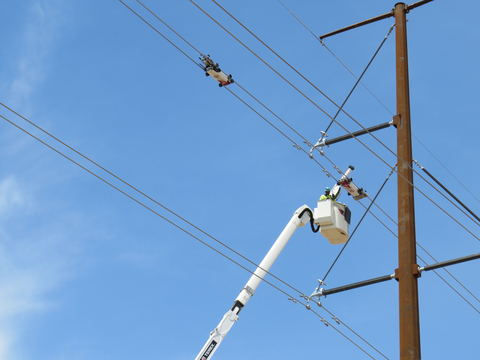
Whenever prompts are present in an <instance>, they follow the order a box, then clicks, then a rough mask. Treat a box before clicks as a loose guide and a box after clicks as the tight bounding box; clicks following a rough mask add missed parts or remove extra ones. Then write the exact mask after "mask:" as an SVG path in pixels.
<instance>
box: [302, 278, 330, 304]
mask: <svg viewBox="0 0 480 360" xmlns="http://www.w3.org/2000/svg"><path fill="white" fill-rule="evenodd" d="M322 285H327V284H325V283H324V282H323V280H320V279H318V286H317V287H316V289H315V291H314V292H313V293H312V295H310V296H309V297H308V299H307V306H308V307H310V300H313V299H314V298H317V299H318V302H317V305H318V306H322V302H321V301H320V299H321V297H322V296H324V295H323V288H321V286H322Z"/></svg>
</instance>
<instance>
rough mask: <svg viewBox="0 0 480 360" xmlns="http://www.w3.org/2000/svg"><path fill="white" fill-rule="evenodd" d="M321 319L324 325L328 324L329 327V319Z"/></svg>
mask: <svg viewBox="0 0 480 360" xmlns="http://www.w3.org/2000/svg"><path fill="white" fill-rule="evenodd" d="M320 321H321V322H322V323H323V325H325V326H327V327H328V321H327V320H325V319H322V320H320Z"/></svg>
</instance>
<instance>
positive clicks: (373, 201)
mask: <svg viewBox="0 0 480 360" xmlns="http://www.w3.org/2000/svg"><path fill="white" fill-rule="evenodd" d="M240 88H241V89H243V90H244V91H245V92H246V93H247V94H249V95H250V96H252V97H253V98H254V99H255V100H256V101H257V102H259V103H260V104H261V105H262V106H263V107H265V108H266V109H267V110H268V111H269V112H271V113H272V114H273V115H275V116H276V117H277V118H279V119H280V120H281V121H282V122H284V121H283V120H282V119H281V118H280V117H278V116H277V115H276V114H275V113H274V112H273V111H272V110H270V109H269V108H268V107H266V106H265V105H264V104H263V103H261V102H260V101H259V100H258V99H257V98H255V97H254V96H253V95H252V94H251V93H249V92H248V91H247V90H245V89H244V88H243V87H241V86H240ZM226 89H227V90H229V91H230V92H231V93H232V94H233V95H234V96H235V97H237V98H238V99H239V100H240V101H241V102H243V103H244V104H245V105H246V106H248V107H249V108H250V109H251V110H252V111H254V112H255V113H256V114H257V115H259V116H260V117H261V118H262V119H264V120H265V121H266V122H267V123H269V124H270V125H271V126H272V127H274V128H275V129H276V130H277V131H279V132H280V133H281V134H282V135H284V136H285V137H286V138H287V139H289V140H290V141H292V142H293V143H294V144H295V142H294V141H293V140H291V139H290V138H289V137H288V136H287V135H285V134H284V133H283V132H282V131H280V130H279V129H278V128H276V127H275V126H274V125H273V124H272V123H271V122H270V121H268V120H267V119H266V118H265V117H264V116H263V115H261V114H260V113H259V112H258V111H256V110H255V109H253V108H252V107H251V106H250V105H249V104H248V103H246V102H245V101H244V100H242V99H241V98H240V97H239V96H238V95H236V94H235V93H234V92H233V91H231V90H230V89H229V88H226ZM284 123H285V122H284ZM285 124H286V123H285ZM287 125H288V124H287ZM288 126H289V125H288ZM289 127H290V126H289ZM292 130H293V129H292ZM294 131H295V130H294ZM295 132H296V131H295ZM296 133H297V132H296ZM297 134H298V135H299V136H301V137H302V138H303V136H302V135H300V134H299V133H297ZM295 145H296V144H295ZM295 145H294V146H295ZM297 146H298V145H297ZM300 150H302V151H303V152H304V153H306V154H308V153H307V152H306V151H305V150H304V149H302V148H300ZM314 160H315V159H314ZM315 161H316V160H315ZM317 164H318V165H320V166H321V167H322V168H323V169H324V171H325V172H326V173H327V174H329V173H328V171H327V170H326V169H325V168H324V167H323V166H322V165H321V164H320V163H318V162H317ZM332 164H333V162H332ZM335 168H337V167H336V166H335ZM337 169H338V168H337ZM393 171H394V167H393V168H392V171H391V173H390V174H389V176H388V177H390V176H391V174H392V173H393ZM329 176H331V175H329ZM388 177H387V179H386V180H385V182H384V184H383V185H382V188H383V186H384V185H385V183H386V181H387V180H388ZM382 188H381V189H382ZM381 189H380V190H379V192H378V193H377V195H376V196H375V198H374V199H373V200H372V202H371V203H370V205H369V207H368V208H367V207H366V206H365V205H364V204H363V203H360V204H361V205H362V206H363V207H364V208H365V209H366V212H365V214H366V213H367V212H370V213H371V214H372V215H373V216H374V217H375V219H377V220H378V221H379V222H380V223H381V224H382V225H383V226H385V228H387V230H389V231H390V232H391V233H392V234H393V235H394V236H395V237H398V236H397V234H395V233H394V232H393V231H392V230H391V229H390V228H389V227H388V226H387V225H385V224H384V223H383V222H382V221H381V220H380V219H379V218H378V217H377V216H376V215H375V214H373V213H372V212H371V211H370V207H371V206H372V204H375V205H376V206H377V207H378V208H379V209H380V210H381V211H382V212H383V213H384V214H386V215H387V216H388V217H389V218H390V220H392V221H393V222H394V223H395V225H397V223H396V221H395V220H393V219H392V218H391V217H390V216H389V215H388V214H387V213H386V212H385V211H384V210H383V209H382V208H381V207H380V206H379V205H378V204H376V203H375V199H376V197H377V196H378V194H379V193H380V191H381ZM365 214H364V215H363V217H362V219H361V220H360V222H359V223H358V224H357V226H356V228H355V229H354V232H353V233H352V234H351V236H350V238H351V237H352V236H353V234H354V233H355V231H356V230H357V228H358V226H359V225H360V223H361V221H362V220H363V218H364V217H365ZM350 238H349V240H348V241H350ZM347 243H348V242H347ZM417 245H419V246H420V247H421V248H422V250H424V251H425V252H426V253H427V254H428V255H430V254H429V253H428V251H427V250H425V249H424V248H423V247H422V246H421V245H420V244H419V243H418V242H417ZM345 246H346V244H345V245H344V247H343V248H342V250H341V251H340V254H339V255H338V256H337V258H336V259H335V261H334V262H333V264H332V266H331V267H330V269H329V270H328V271H327V274H326V275H325V276H324V278H323V280H325V278H326V277H327V275H328V274H329V272H330V271H331V269H332V268H333V266H334V265H335V263H336V261H337V260H338V258H339V257H340V255H341V254H342V252H343V250H344V249H345ZM417 257H418V258H419V259H420V260H421V261H423V262H424V263H425V264H427V262H425V261H424V260H423V259H422V258H421V257H420V256H417ZM430 257H431V258H432V259H433V260H434V261H435V262H438V261H437V260H435V258H433V256H431V255H430ZM443 269H444V270H445V271H447V270H446V269H445V268H443ZM435 273H436V272H435ZM447 273H449V272H448V271H447ZM436 274H437V275H438V276H439V277H440V278H441V279H442V280H443V281H444V282H445V283H446V284H447V285H448V286H449V287H450V288H452V289H453V290H454V291H455V292H456V293H457V294H458V295H459V296H460V297H461V298H462V299H464V300H465V301H466V302H467V303H468V304H469V305H470V306H472V307H473V308H474V309H475V310H476V311H478V310H477V309H476V308H475V307H474V306H473V305H472V304H471V303H470V302H469V301H468V300H467V299H465V297H463V296H462V295H461V294H460V293H459V292H458V291H457V290H455V288H453V286H452V285H450V284H449V283H448V282H447V281H446V280H445V279H443V278H442V277H441V276H440V275H439V274H438V273H436ZM449 274H450V273H449ZM450 275H451V274H450ZM451 276H452V277H453V278H454V279H455V280H456V281H457V282H458V283H459V284H460V285H461V286H462V287H464V288H465V289H466V290H467V291H468V292H469V293H470V294H471V295H472V296H473V297H475V296H474V295H473V294H472V293H471V292H470V291H469V290H468V289H467V288H466V287H465V286H464V285H463V284H462V283H461V282H460V281H459V280H457V279H456V278H455V277H454V276H453V275H451ZM297 291H298V290H297ZM475 298H476V297H475Z"/></svg>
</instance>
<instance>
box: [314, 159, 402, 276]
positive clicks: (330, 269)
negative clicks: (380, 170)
mask: <svg viewBox="0 0 480 360" xmlns="http://www.w3.org/2000/svg"><path fill="white" fill-rule="evenodd" d="M395 166H396V165H395ZM395 166H393V167H392V170H391V171H390V173H389V174H388V176H387V178H386V179H385V181H384V182H383V184H382V186H381V187H380V189H379V190H378V191H377V193H376V194H375V197H374V198H373V200H372V202H371V203H370V204H369V205H368V208H367V210H366V211H365V212H364V213H363V216H362V218H361V219H360V221H359V222H358V224H357V226H356V227H355V229H354V230H353V232H352V233H351V234H350V236H349V237H348V240H347V242H346V243H345V245H343V247H342V250H340V252H339V253H338V255H337V257H336V258H335V260H334V261H333V263H332V265H331V266H330V268H329V269H328V271H327V273H326V274H325V276H324V277H323V278H322V279H321V280H322V281H325V279H326V278H327V276H328V274H330V271H332V269H333V267H334V266H335V264H336V262H337V260H338V259H339V258H340V255H342V253H343V250H345V248H346V247H347V245H348V243H349V242H350V240H351V239H352V237H353V235H354V234H355V231H357V229H358V227H359V226H360V224H361V223H362V221H363V219H364V218H365V215H367V213H368V212H369V210H370V208H371V207H372V205H373V204H374V203H375V200H376V199H377V197H378V195H380V193H381V192H382V190H383V187H384V186H385V184H386V183H387V181H388V180H389V179H390V176H392V174H393V169H394V168H395Z"/></svg>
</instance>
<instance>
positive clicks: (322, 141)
mask: <svg viewBox="0 0 480 360" xmlns="http://www.w3.org/2000/svg"><path fill="white" fill-rule="evenodd" d="M320 132H321V134H322V137H321V138H320V139H318V141H317V143H316V144H315V145H313V147H312V148H311V149H310V158H312V159H313V149H316V148H320V154H322V155H323V156H325V154H324V153H323V147H324V146H325V140H326V138H327V137H328V135H327V133H326V132H325V131H320Z"/></svg>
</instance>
